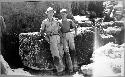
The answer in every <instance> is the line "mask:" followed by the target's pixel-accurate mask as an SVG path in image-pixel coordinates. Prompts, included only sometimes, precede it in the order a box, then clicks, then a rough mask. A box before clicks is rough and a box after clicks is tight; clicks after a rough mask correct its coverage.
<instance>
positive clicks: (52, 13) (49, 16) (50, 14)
mask: <svg viewBox="0 0 125 77" xmlns="http://www.w3.org/2000/svg"><path fill="white" fill-rule="evenodd" d="M47 15H48V18H52V17H53V15H54V12H53V10H50V11H48V13H47Z"/></svg>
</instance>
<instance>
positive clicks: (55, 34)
mask: <svg viewBox="0 0 125 77" xmlns="http://www.w3.org/2000/svg"><path fill="white" fill-rule="evenodd" d="M54 35H59V34H52V35H50V36H54Z"/></svg>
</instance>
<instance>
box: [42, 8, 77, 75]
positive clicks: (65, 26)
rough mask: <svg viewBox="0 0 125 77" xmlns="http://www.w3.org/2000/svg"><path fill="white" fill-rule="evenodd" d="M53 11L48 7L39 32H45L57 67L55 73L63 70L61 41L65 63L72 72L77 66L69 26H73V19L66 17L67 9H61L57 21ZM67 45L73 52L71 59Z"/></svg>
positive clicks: (72, 37) (72, 36)
mask: <svg viewBox="0 0 125 77" xmlns="http://www.w3.org/2000/svg"><path fill="white" fill-rule="evenodd" d="M54 13H55V11H54V10H53V8H51V7H49V8H48V9H47V11H46V14H47V16H48V18H46V19H45V20H43V22H42V24H41V28H40V32H41V34H42V35H44V33H45V34H46V37H47V38H48V41H49V43H50V50H51V54H52V57H53V61H54V65H55V67H56V69H57V73H61V72H63V71H64V70H65V66H64V64H63V61H62V55H63V54H62V52H63V51H61V50H60V48H61V47H60V46H61V45H60V44H61V41H62V43H63V49H64V52H65V54H66V64H67V65H68V67H69V71H70V72H73V70H75V69H76V68H77V60H76V51H75V44H74V35H73V34H71V31H70V28H71V26H72V27H75V28H76V25H75V23H74V22H73V21H71V20H69V19H67V13H68V12H67V10H66V9H62V10H61V11H60V13H61V16H62V20H61V21H60V22H59V21H57V20H56V19H55V18H54V17H53V15H54ZM69 46H70V49H71V50H72V52H71V53H73V55H74V56H73V59H72V60H71V57H70V54H69Z"/></svg>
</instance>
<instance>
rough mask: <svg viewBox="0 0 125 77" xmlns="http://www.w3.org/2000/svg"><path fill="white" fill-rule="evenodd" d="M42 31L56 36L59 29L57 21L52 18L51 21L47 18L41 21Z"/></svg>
mask: <svg viewBox="0 0 125 77" xmlns="http://www.w3.org/2000/svg"><path fill="white" fill-rule="evenodd" d="M40 29H41V30H42V31H44V32H45V33H46V34H48V35H50V34H58V31H59V29H60V26H59V23H58V21H57V20H56V19H55V18H53V19H52V21H50V20H49V19H48V18H47V19H45V20H43V21H42V24H41V28H40Z"/></svg>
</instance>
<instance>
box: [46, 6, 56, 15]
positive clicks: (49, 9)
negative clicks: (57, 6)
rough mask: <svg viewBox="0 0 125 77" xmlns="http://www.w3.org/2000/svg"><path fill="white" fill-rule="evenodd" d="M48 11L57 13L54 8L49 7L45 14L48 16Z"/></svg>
mask: <svg viewBox="0 0 125 77" xmlns="http://www.w3.org/2000/svg"><path fill="white" fill-rule="evenodd" d="M48 11H53V12H54V13H56V11H54V10H53V8H52V7H49V8H48V9H47V10H46V12H45V13H46V14H47V13H48Z"/></svg>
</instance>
